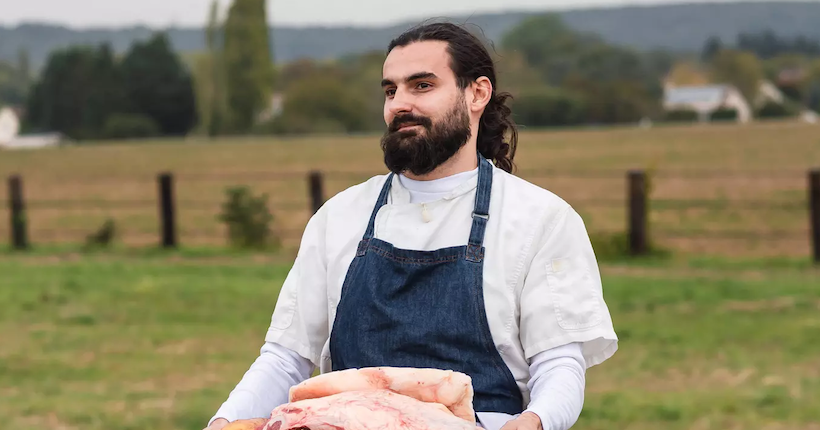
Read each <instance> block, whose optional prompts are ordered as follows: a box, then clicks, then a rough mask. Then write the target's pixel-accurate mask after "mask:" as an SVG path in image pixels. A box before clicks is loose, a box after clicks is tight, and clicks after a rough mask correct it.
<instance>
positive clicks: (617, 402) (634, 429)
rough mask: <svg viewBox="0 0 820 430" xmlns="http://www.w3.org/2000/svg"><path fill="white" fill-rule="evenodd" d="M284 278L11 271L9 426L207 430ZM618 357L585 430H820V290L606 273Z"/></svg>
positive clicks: (48, 256)
mask: <svg viewBox="0 0 820 430" xmlns="http://www.w3.org/2000/svg"><path fill="white" fill-rule="evenodd" d="M288 267H289V266H288V264H287V263H285V262H283V261H277V260H273V259H272V257H271V256H270V255H230V254H219V253H216V252H204V251H203V252H199V253H195V252H192V251H183V252H176V253H171V254H169V255H165V254H163V253H153V254H143V255H136V256H135V255H133V254H127V253H126V252H114V253H102V254H91V255H77V254H73V253H44V252H36V253H33V254H31V255H25V256H21V255H19V254H18V255H15V254H10V253H4V254H2V255H0V273H2V276H0V308H2V309H3V312H0V339H2V347H0V399H3V400H2V401H0V416H2V417H3V418H4V422H5V423H6V426H7V427H9V428H14V429H20V430H34V429H38V430H39V429H43V428H53V429H67V430H68V429H83V430H104V429H112V428H116V429H121V430H130V429H134V430H136V429H149V428H150V429H160V428H161V429H189V430H198V429H200V428H201V427H202V425H203V424H204V423H205V421H206V420H207V419H208V418H209V417H210V416H211V414H213V413H214V411H215V410H216V409H217V408H218V406H219V404H220V403H221V402H222V401H223V400H224V398H225V397H226V396H227V394H228V392H229V391H230V390H231V389H232V388H233V386H234V384H235V383H236V382H238V380H239V379H240V378H241V376H242V374H243V372H244V371H245V370H246V369H247V367H248V366H249V365H250V363H251V362H252V361H253V359H254V358H255V356H256V355H257V354H258V348H259V347H260V346H261V343H262V341H263V337H264V333H265V330H266V328H267V325H268V322H269V317H270V312H271V311H272V309H273V307H274V304H275V301H276V297H277V292H278V289H279V288H280V286H281V283H282V281H283V279H284V276H285V275H286V273H287V268H288ZM602 273H603V278H604V285H605V291H604V293H605V298H606V300H607V302H608V304H609V306H610V310H611V312H612V316H613V318H614V322H615V326H616V329H617V331H618V334H619V336H620V338H621V343H620V350H619V352H618V353H617V354H616V355H615V356H614V357H613V358H612V359H611V360H610V361H607V362H606V363H604V364H603V365H601V366H598V367H595V368H593V369H591V370H590V372H589V374H588V385H587V387H588V391H587V397H586V403H585V409H584V412H583V414H582V416H581V419H580V421H579V422H578V424H577V425H576V426H575V427H574V428H575V429H579V430H611V429H630V430H649V429H659V428H663V429H670V430H676V429H681V430H683V429H687V430H691V429H698V430H700V429H704V430H706V429H714V430H726V429H751V428H754V429H784V430H785V429H790V430H796V429H818V428H820V427H819V426H818V423H820V408H818V407H817V399H818V398H820V342H817V333H819V332H820V288H818V285H820V276H818V275H820V272H818V269H816V268H811V267H809V265H807V264H803V263H798V264H785V263H781V264H762V263H761V262H760V261H753V260H748V261H742V260H732V261H728V260H727V261H720V260H715V259H709V258H697V259H696V258H694V257H693V258H686V259H683V258H679V259H676V260H674V261H664V262H652V261H646V262H641V263H634V262H633V263H630V264H626V263H625V264H604V265H603V266H602Z"/></svg>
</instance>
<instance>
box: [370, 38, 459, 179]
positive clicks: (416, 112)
mask: <svg viewBox="0 0 820 430" xmlns="http://www.w3.org/2000/svg"><path fill="white" fill-rule="evenodd" d="M382 87H383V89H384V91H385V101H384V121H385V123H386V124H387V130H386V132H385V134H384V136H383V137H382V142H381V146H382V150H384V160H385V164H386V165H387V167H388V168H389V169H390V170H391V171H393V172H396V173H400V172H404V171H410V172H412V173H413V174H415V175H424V174H426V173H430V172H431V171H433V170H434V169H435V168H436V167H438V166H439V165H441V163H443V162H445V161H447V160H448V159H450V158H451V157H452V156H453V155H454V154H455V153H456V152H458V150H459V149H460V148H461V147H462V146H464V144H465V143H466V142H467V140H468V139H469V138H470V117H469V115H468V112H467V105H466V104H465V99H464V91H463V90H460V89H459V88H458V85H457V83H456V77H455V74H454V73H453V71H452V69H450V55H449V54H448V53H447V43H446V42H438V41H425V42H416V43H411V44H409V45H407V46H404V47H397V48H395V49H393V50H392V51H391V52H390V54H389V55H388V56H387V59H386V60H385V62H384V68H383V81H382Z"/></svg>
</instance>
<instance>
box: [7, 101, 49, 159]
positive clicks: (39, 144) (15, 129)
mask: <svg viewBox="0 0 820 430" xmlns="http://www.w3.org/2000/svg"><path fill="white" fill-rule="evenodd" d="M64 140H65V139H64V136H63V135H62V134H61V133H38V134H23V135H21V134H20V117H18V116H17V114H16V113H15V112H14V110H13V109H11V108H8V107H6V108H2V109H0V149H36V148H47V147H51V146H58V145H60V144H61V143H63V141H64Z"/></svg>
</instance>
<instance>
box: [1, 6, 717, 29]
mask: <svg viewBox="0 0 820 430" xmlns="http://www.w3.org/2000/svg"><path fill="white" fill-rule="evenodd" d="M696 1H697V0H696ZM680 2H681V0H269V1H268V21H269V22H271V23H273V24H285V25H306V24H322V25H333V26H338V25H386V24H392V23H395V22H397V21H402V20H405V19H417V18H422V19H423V18H430V17H442V16H447V15H451V14H459V15H460V14H465V13H466V14H470V13H482V12H498V11H504V10H545V9H565V8H567V7H568V6H569V5H572V6H573V7H583V6H601V5H607V6H612V5H623V4H636V5H642V4H657V3H680ZM690 2H691V1H690ZM697 2H701V3H702V2H704V1H697ZM229 3H230V0H220V4H221V5H223V7H225V6H227V5H228V4H229ZM210 4H211V0H0V24H2V25H15V24H19V23H21V22H31V21H37V22H49V23H59V24H63V25H68V26H71V27H76V28H83V27H100V26H103V27H112V26H113V27H118V26H123V25H132V24H144V25H148V26H151V27H166V26H169V25H177V26H191V25H196V26H200V25H203V24H204V23H205V20H206V17H207V15H208V8H209V5H210Z"/></svg>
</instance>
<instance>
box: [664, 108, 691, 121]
mask: <svg viewBox="0 0 820 430" xmlns="http://www.w3.org/2000/svg"><path fill="white" fill-rule="evenodd" d="M664 120H666V121H669V122H695V121H697V120H698V113H697V112H696V111H694V110H692V109H672V110H669V111H667V112H666V114H665V116H664Z"/></svg>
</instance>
